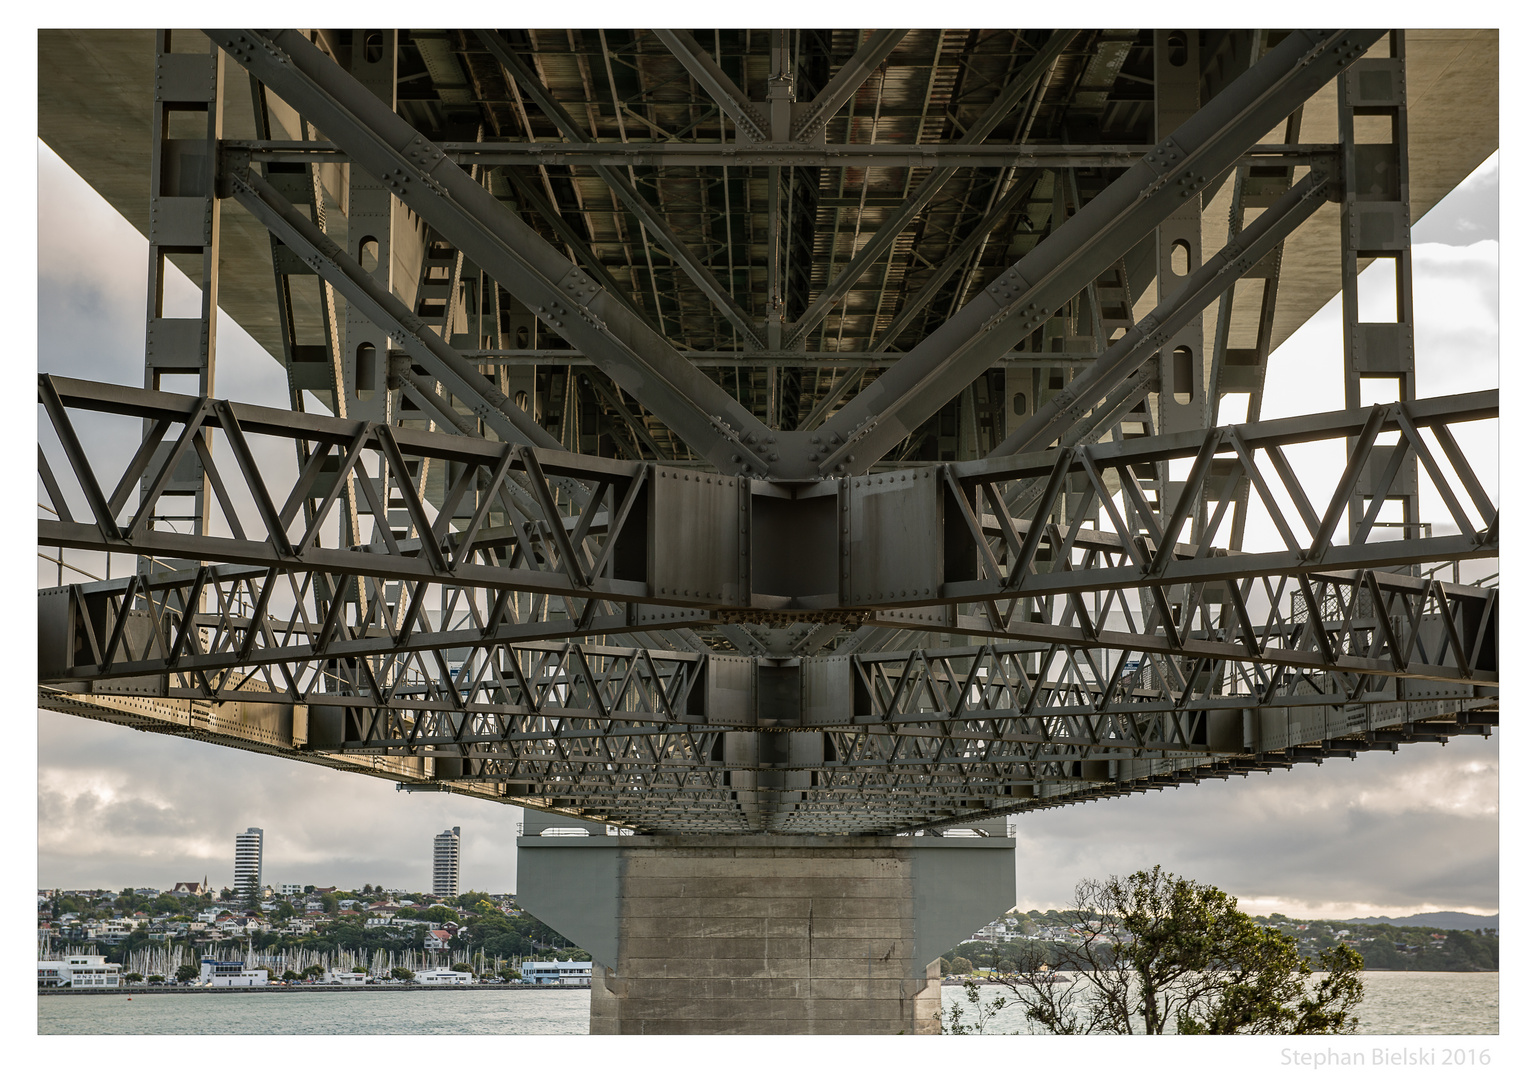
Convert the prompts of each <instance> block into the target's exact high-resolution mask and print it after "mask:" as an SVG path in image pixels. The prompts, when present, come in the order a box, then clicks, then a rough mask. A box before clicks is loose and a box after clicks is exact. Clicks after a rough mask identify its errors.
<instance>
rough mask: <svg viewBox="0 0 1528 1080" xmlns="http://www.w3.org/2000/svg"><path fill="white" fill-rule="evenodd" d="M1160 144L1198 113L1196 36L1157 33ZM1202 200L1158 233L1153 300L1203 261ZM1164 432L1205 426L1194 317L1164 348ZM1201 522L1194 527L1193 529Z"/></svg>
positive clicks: (1187, 200)
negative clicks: (1155, 289) (1155, 282)
mask: <svg viewBox="0 0 1528 1080" xmlns="http://www.w3.org/2000/svg"><path fill="white" fill-rule="evenodd" d="M1154 37H1155V54H1156V118H1157V132H1156V135H1157V139H1158V141H1160V140H1162V139H1165V138H1167V136H1169V135H1171V134H1172V133H1173V132H1174V131H1176V130H1177V129H1178V128H1179V127H1180V126H1181V125H1182V124H1183V123H1184V122H1186V121H1187V120H1188V119H1189V118H1190V117H1191V116H1193V115H1194V114H1195V113H1196V112H1198V111H1199V34H1198V32H1197V31H1194V30H1158V31H1156V32H1155V35H1154ZM1202 247H1203V233H1202V230H1201V228H1200V196H1199V193H1198V192H1197V191H1195V192H1193V193H1191V194H1188V195H1186V196H1185V197H1184V198H1183V200H1182V203H1181V205H1180V206H1179V208H1178V209H1177V210H1175V211H1174V212H1173V213H1172V214H1171V215H1170V216H1169V217H1168V218H1167V220H1166V221H1164V222H1163V223H1162V224H1161V225H1159V226H1158V227H1157V298H1158V300H1159V301H1161V300H1164V299H1166V298H1167V297H1169V296H1171V295H1172V294H1173V293H1174V292H1176V291H1177V290H1178V288H1179V287H1181V286H1182V284H1183V282H1184V280H1185V279H1186V278H1187V277H1188V275H1190V274H1192V273H1193V272H1194V271H1196V270H1198V269H1199V264H1200V261H1201V260H1202V258H1203V251H1202ZM1161 367H1162V393H1161V398H1160V403H1159V407H1158V409H1159V416H1160V418H1161V422H1160V424H1159V426H1158V430H1159V431H1162V432H1164V433H1165V432H1172V431H1191V430H1195V429H1197V428H1201V427H1204V426H1205V424H1206V423H1208V419H1207V418H1208V416H1209V409H1208V406H1207V404H1206V398H1207V396H1208V390H1207V387H1206V378H1205V375H1206V365H1205V362H1204V317H1203V316H1202V315H1196V316H1195V317H1194V318H1193V319H1192V320H1190V321H1189V322H1188V324H1187V325H1185V326H1184V327H1183V329H1181V330H1179V331H1178V332H1177V333H1176V334H1174V335H1173V336H1172V337H1171V338H1169V339H1168V340H1167V341H1166V342H1165V343H1164V344H1163V345H1162V365H1161ZM1198 525H1199V522H1198V521H1196V522H1195V527H1196V528H1197V527H1198Z"/></svg>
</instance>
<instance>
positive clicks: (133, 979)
mask: <svg viewBox="0 0 1528 1080" xmlns="http://www.w3.org/2000/svg"><path fill="white" fill-rule="evenodd" d="M122 981H123V982H125V983H141V982H142V981H143V976H142V975H139V974H138V973H137V972H136V971H129V972H128V973H127V974H126V975H124V976H122Z"/></svg>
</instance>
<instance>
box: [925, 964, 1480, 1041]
mask: <svg viewBox="0 0 1528 1080" xmlns="http://www.w3.org/2000/svg"><path fill="white" fill-rule="evenodd" d="M1361 977H1362V978H1363V981H1364V1000H1363V1004H1361V1005H1360V1006H1359V1007H1358V1034H1360V1035H1496V1034H1499V1033H1500V1031H1501V1026H1500V1020H1499V1018H1498V1012H1497V1002H1496V994H1497V983H1498V976H1497V973H1496V972H1494V971H1469V972H1453V971H1365V972H1363V974H1362V976H1361ZM1001 989H1002V988H1001V987H989V986H983V987H982V988H981V994H982V1001H983V1002H984V1003H990V1002H991V1001H992V1000H993V999H994V998H995V997H996V996H997V994H998V992H999V991H1000V990H1001ZM952 1005H960V1006H961V1007H962V1008H964V1009H965V1010H966V1012H967V1014H968V1015H967V1017H966V1020H967V1021H968V1022H969V1020H970V1016H969V1013H970V1011H971V1009H970V1006H969V1004H968V1003H967V1002H966V992H965V990H964V989H963V988H961V987H959V986H946V987H945V988H944V1009H945V1015H949V1013H950V1007H951V1006H952ZM1025 1030H1026V1025H1025V1023H1024V1017H1023V1015H1022V1014H1021V1013H1019V1012H1018V1011H1017V1010H1015V1009H1014V1008H1013V1006H1009V1007H1008V1008H1007V1009H1004V1010H1003V1011H1002V1012H1000V1013H997V1014H996V1015H995V1016H994V1017H993V1018H992V1020H990V1021H989V1022H988V1024H987V1026H986V1034H989V1035H1007V1034H1010V1033H1014V1032H1023V1031H1025Z"/></svg>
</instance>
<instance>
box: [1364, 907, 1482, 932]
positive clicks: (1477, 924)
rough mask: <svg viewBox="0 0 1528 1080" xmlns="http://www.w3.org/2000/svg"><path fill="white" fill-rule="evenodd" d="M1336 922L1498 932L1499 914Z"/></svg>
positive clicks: (1436, 913) (1440, 913) (1443, 913)
mask: <svg viewBox="0 0 1528 1080" xmlns="http://www.w3.org/2000/svg"><path fill="white" fill-rule="evenodd" d="M1334 921H1337V922H1350V923H1389V924H1390V925H1391V926H1430V927H1432V928H1433V929H1434V930H1499V929H1500V928H1501V927H1500V923H1501V915H1500V913H1498V914H1496V915H1467V914H1465V913H1464V912H1462V911H1424V912H1422V913H1421V914H1420V915H1404V916H1402V917H1400V918H1398V919H1397V918H1391V917H1389V916H1383V915H1371V916H1369V917H1368V918H1364V919H1338V920H1334Z"/></svg>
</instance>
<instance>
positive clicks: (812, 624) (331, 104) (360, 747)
mask: <svg viewBox="0 0 1528 1080" xmlns="http://www.w3.org/2000/svg"><path fill="white" fill-rule="evenodd" d="M177 36H179V35H177ZM208 38H210V41H211V47H210V49H209V48H208V40H207V39H208ZM193 44H194V45H196V46H197V48H196V50H194V51H178V49H177V43H176V42H175V41H174V40H173V39H172V37H171V35H170V34H168V33H161V34H160V35H158V38H157V41H156V48H157V53H156V68H155V71H156V78H155V83H154V88H153V93H154V94H155V99H154V100H155V109H154V132H155V154H154V157H153V168H152V178H151V179H152V185H153V188H152V195H151V198H150V222H151V228H150V243H151V286H150V289H151V296H150V311H149V328H148V349H147V372H146V377H145V385H144V388H142V389H137V388H126V387H121V386H112V385H104V384H98V383H89V382H83V381H79V380H73V379H66V378H61V377H54V376H49V375H46V374H45V375H42V376H41V377H40V378H39V381H38V401H39V417H40V432H41V434H40V445H39V469H38V471H39V496H40V500H41V501H42V502H44V503H45V504H46V505H45V510H46V511H47V514H46V516H44V517H42V518H41V519H40V520H39V522H38V543H39V547H40V549H43V550H47V549H56V550H58V553H59V554H58V558H59V560H60V561H61V562H62V561H63V560H64V558H65V553H66V552H68V551H70V550H76V551H97V552H108V553H115V554H122V555H127V556H130V557H133V558H135V559H136V570H135V572H134V573H132V574H131V575H129V576H126V577H119V578H114V579H112V580H104V581H91V582H85V583H79V584H71V585H62V584H60V585H59V586H58V587H56V588H46V589H42V590H40V592H39V634H40V649H39V655H40V670H39V703H40V704H41V705H42V706H43V707H45V708H48V709H52V710H56V711H63V712H74V713H78V714H82V715H89V716H95V717H98V718H101V719H105V720H110V721H112V722H117V723H125V724H129V725H131V726H134V727H138V728H142V729H146V730H159V731H166V732H169V733H173V734H179V735H185V736H189V737H193V738H200V739H209V740H212V741H219V742H224V743H229V744H232V745H238V746H242V747H244V748H246V749H253V750H259V751H262V752H269V753H279V754H284V755H288V756H295V757H300V758H304V759H307V760H312V761H316V762H320V763H323V764H328V765H331V766H334V767H339V768H346V769H354V770H359V771H364V772H370V773H373V774H376V775H381V776H389V777H392V778H394V779H396V780H398V781H399V782H401V783H408V784H413V785H435V786H440V787H443V788H445V789H449V790H456V791H460V792H463V793H467V794H473V795H478V796H482V797H486V798H493V799H500V800H506V801H513V802H516V803H520V804H522V805H528V806H539V807H544V808H549V809H558V810H562V811H565V812H568V813H575V814H579V815H581V816H584V817H586V818H588V819H590V820H591V821H596V822H604V823H607V824H610V825H615V826H621V827H624V828H632V829H636V830H639V831H643V832H659V833H661V832H685V831H699V832H760V831H768V832H782V833H790V832H798V833H887V832H898V831H906V830H909V829H942V828H946V827H949V826H951V825H960V824H962V823H972V822H979V821H983V820H985V819H990V818H993V817H1001V815H1003V814H1007V813H1015V812H1022V811H1025V810H1029V809H1037V808H1042V807H1047V806H1054V805H1058V804H1062V803H1067V802H1073V801H1077V800H1084V799H1093V798H1099V797H1109V796H1113V795H1119V794H1123V793H1127V792H1130V791H1134V790H1140V789H1143V788H1153V787H1161V786H1165V785H1172V784H1177V783H1182V782H1186V781H1195V780H1197V779H1199V778H1201V777H1205V776H1224V775H1231V774H1245V773H1247V772H1251V771H1259V770H1268V769H1271V768H1278V767H1287V766H1289V765H1291V764H1294V763H1298V762H1302V761H1311V760H1320V759H1321V758H1322V757H1324V756H1327V755H1330V754H1353V753H1356V752H1357V751H1359V750H1363V749H1375V748H1386V749H1395V748H1396V747H1397V746H1398V745H1400V744H1401V743H1404V742H1411V741H1417V740H1422V739H1445V738H1447V737H1449V736H1451V735H1455V734H1465V733H1467V734H1487V733H1489V731H1490V730H1491V726H1492V725H1493V724H1494V723H1495V722H1496V721H1495V717H1496V712H1495V709H1496V693H1497V691H1496V686H1497V681H1498V660H1497V650H1496V639H1497V625H1498V619H1497V593H1496V589H1495V588H1494V586H1492V585H1490V584H1489V583H1487V584H1474V585H1471V584H1462V583H1461V581H1460V579H1461V577H1463V578H1464V579H1465V580H1469V578H1470V577H1471V575H1470V574H1469V572H1468V569H1467V568H1468V566H1469V564H1470V562H1471V561H1472V560H1482V559H1493V558H1495V557H1496V556H1497V554H1498V551H1499V547H1498V545H1499V537H1498V520H1497V509H1496V506H1495V501H1494V498H1493V496H1492V494H1491V493H1490V492H1489V491H1488V490H1487V488H1486V486H1485V484H1483V483H1482V481H1481V479H1480V478H1479V477H1478V476H1477V474H1476V472H1475V470H1474V469H1473V468H1472V466H1471V463H1470V461H1469V459H1468V456H1467V454H1466V453H1465V451H1464V450H1463V449H1461V438H1462V437H1463V436H1462V433H1463V432H1464V431H1466V430H1467V429H1468V426H1469V425H1472V424H1479V423H1481V422H1483V421H1492V420H1494V419H1495V418H1496V416H1497V396H1496V393H1495V392H1482V393H1474V394H1464V395H1456V396H1453V397H1446V398H1433V399H1419V398H1417V396H1416V394H1415V379H1414V361H1413V352H1414V350H1413V346H1412V325H1411V296H1410V287H1411V286H1410V248H1409V225H1410V210H1409V203H1408V201H1407V200H1408V195H1407V142H1406V140H1407V124H1406V105H1405V102H1406V94H1405V70H1406V67H1405V44H1404V36H1403V35H1402V34H1401V33H1399V32H1396V33H1393V34H1382V33H1380V32H1358V31H1295V32H1292V33H1288V34H1280V33H1274V32H1264V31H1245V32H1242V31H1238V32H1226V33H1209V32H1192V31H1190V32H1177V31H1157V32H1153V31H1140V32H1137V31H1108V32H1099V31H1078V32H1072V31H1066V32H1045V31H1001V32H983V33H977V32H964V31H912V32H903V31H874V32H868V31H864V32H859V31H842V32H839V31H835V32H831V33H830V32H822V33H812V32H805V31H803V32H795V31H790V32H730V31H729V32H721V33H719V34H711V33H709V32H707V33H703V34H699V35H693V34H690V33H687V32H683V31H637V32H634V33H631V32H622V33H619V34H616V33H612V32H607V31H599V32H587V31H586V32H568V33H566V34H561V33H559V34H549V33H546V32H535V33H509V32H497V31H481V32H468V31H448V32H441V33H425V32H421V31H413V32H403V31H399V32H392V31H365V32H362V31H357V32H353V33H351V32H322V31H315V32H297V31H280V32H271V31H254V30H230V31H209V32H208V33H207V38H200V37H197V38H195V39H193ZM180 47H181V48H183V47H184V45H183V43H182V44H181V46H180ZM240 68H242V69H244V72H247V82H248V84H249V87H250V97H249V101H250V105H251V106H252V112H253V117H254V126H255V136H256V137H254V138H229V137H225V135H226V133H225V130H224V128H225V123H226V119H227V118H226V117H225V108H224V106H225V99H226V98H228V97H229V94H230V86H231V85H232V83H233V82H234V81H235V80H236V79H238V80H245V79H246V76H245V75H244V74H243V73H239V74H238V75H237V76H236V75H235V72H237V71H238V69H240ZM1334 80H1335V81H1336V83H1337V85H1338V107H1337V114H1338V139H1337V141H1336V142H1334V143H1329V144H1314V143H1301V142H1300V141H1299V130H1300V124H1301V111H1302V109H1303V107H1304V106H1305V103H1306V102H1307V101H1309V100H1310V99H1311V98H1312V96H1313V95H1315V94H1317V93H1318V92H1319V91H1321V90H1322V89H1323V88H1324V87H1327V86H1328V84H1330V83H1332V82H1333V81H1334ZM761 89H762V91H763V93H762V96H761V94H760V90H761ZM1376 124H1377V125H1378V128H1376V126H1375V125H1376ZM1376 130H1379V131H1380V132H1381V135H1386V136H1387V137H1378V136H1376V135H1375V131H1376ZM1270 132H1278V133H1279V137H1280V140H1281V141H1270V139H1269V133H1270ZM1225 192H1229V193H1230V207H1231V209H1230V223H1231V227H1230V229H1229V232H1228V234H1227V235H1226V237H1225V239H1224V242H1223V243H1221V244H1220V246H1219V247H1218V249H1217V250H1215V251H1213V252H1212V251H1210V250H1209V248H1208V247H1206V245H1205V242H1204V241H1205V237H1206V236H1207V235H1208V233H1209V230H1208V229H1207V227H1206V226H1205V224H1204V222H1203V220H1202V217H1203V215H1204V211H1205V208H1206V207H1207V206H1208V205H1209V204H1210V201H1211V200H1212V199H1213V198H1215V197H1216V195H1217V194H1224V193H1225ZM1331 204H1337V206H1338V208H1339V210H1340V215H1341V217H1340V229H1339V231H1340V235H1341V239H1340V245H1339V246H1340V248H1341V264H1342V265H1341V281H1342V287H1343V295H1344V334H1345V336H1344V359H1343V363H1344V364H1345V365H1346V370H1347V374H1348V380H1347V383H1348V389H1347V400H1346V401H1345V402H1344V405H1343V407H1342V408H1340V409H1335V410H1332V411H1327V412H1321V413H1314V414H1311V415H1307V416H1302V417H1295V418H1287V419H1269V420H1264V419H1260V417H1259V409H1260V407H1261V400H1262V382H1263V378H1264V373H1265V371H1266V365H1267V359H1268V354H1269V352H1270V350H1271V348H1272V346H1273V343H1274V320H1275V318H1276V315H1277V296H1278V288H1279V281H1280V268H1281V256H1282V252H1283V250H1284V245H1285V242H1286V240H1288V239H1289V238H1290V237H1291V236H1292V235H1295V234H1296V231H1297V230H1298V229H1300V227H1301V226H1302V225H1307V224H1308V223H1310V222H1311V221H1312V219H1313V218H1314V217H1316V215H1317V214H1318V213H1319V212H1321V211H1322V210H1323V208H1327V207H1330V206H1331ZM1249 211H1253V212H1254V213H1249ZM235 214H238V215H243V216H242V217H239V218H238V219H237V220H239V221H240V222H241V223H251V224H254V225H255V226H257V227H258V230H259V231H260V233H262V234H263V235H264V236H265V237H266V238H267V239H266V240H265V241H262V243H264V244H265V247H264V248H263V251H264V254H265V255H266V256H267V257H268V258H269V269H270V272H271V274H272V277H271V278H270V279H267V280H271V281H273V283H274V286H275V288H274V290H272V291H270V292H268V293H267V297H266V300H267V303H270V302H271V300H272V298H273V299H274V303H273V305H272V308H273V310H274V312H275V317H274V319H272V320H271V321H270V324H269V325H268V326H267V327H266V329H265V331H264V333H265V334H266V337H267V338H268V339H269V340H268V341H266V344H267V345H268V347H270V348H271V351H272V352H273V354H276V355H277V356H278V358H279V359H280V360H281V361H282V363H283V365H284V367H285V369H286V372H287V376H288V385H289V391H290V402H291V406H292V407H291V409H290V410H278V409H270V408H263V407H256V406H250V405H245V404H240V403H236V402H230V401H226V400H223V399H220V398H219V397H217V396H216V394H215V393H214V392H213V391H214V377H213V375H214V370H215V351H216V335H215V320H214V319H213V316H212V313H213V312H214V311H215V309H216V306H217V303H218V297H219V295H220V294H219V280H218V279H219V264H220V261H221V260H222V258H223V255H222V252H223V251H224V249H223V247H222V231H223V229H224V226H225V218H231V217H232V216H233V215H235ZM257 247H258V246H257ZM1374 260H1384V261H1386V262H1387V264H1393V265H1394V266H1395V268H1396V282H1397V285H1396V304H1395V314H1394V318H1391V319H1387V320H1385V321H1381V322H1375V321H1372V320H1370V321H1366V320H1361V319H1360V318H1359V310H1358V302H1357V292H1356V290H1357V284H1356V279H1357V274H1358V271H1359V268H1360V266H1361V265H1366V264H1367V263H1369V262H1371V261H1374ZM166 261H172V262H176V263H178V264H180V265H183V266H192V265H194V266H196V267H198V268H199V269H200V272H201V275H202V277H201V285H202V296H203V305H202V313H201V316H200V317H199V318H168V317H165V314H164V310H163V301H162V291H163V285H162V275H163V273H164V266H165V262H166ZM1248 283H1257V285H1258V286H1259V289H1258V290H1257V291H1256V294H1255V299H1256V302H1255V303H1253V302H1251V301H1248V300H1246V299H1245V298H1247V297H1249V296H1253V295H1254V294H1253V293H1249V292H1246V291H1244V290H1243V288H1242V286H1245V285H1246V284H1248ZM1207 312H1213V313H1214V315H1215V320H1216V321H1215V324H1214V328H1213V331H1212V332H1209V333H1207V332H1206V328H1205V318H1206V313H1207ZM1137 313H1139V317H1137ZM188 377H194V379H195V382H196V392H195V393H174V392H171V390H170V387H171V386H172V385H177V384H184V383H185V382H186V381H187V379H188ZM1376 380H1383V381H1384V383H1385V385H1386V386H1390V385H1393V386H1394V387H1395V389H1396V391H1397V393H1396V394H1394V395H1392V397H1393V398H1394V400H1390V399H1389V398H1386V397H1380V398H1379V399H1378V400H1381V401H1388V403H1385V404H1377V405H1376V404H1368V403H1367V402H1368V401H1369V400H1373V399H1374V398H1375V395H1374V394H1373V393H1371V392H1369V391H1370V390H1371V389H1372V387H1373V386H1374V385H1375V381H1376ZM1232 394H1237V395H1243V394H1244V395H1246V400H1247V413H1246V419H1245V421H1244V422H1237V423H1226V422H1223V421H1222V418H1221V408H1222V406H1223V404H1224V403H1225V400H1226V398H1227V396H1228V395H1232ZM111 424H116V425H118V426H119V427H121V428H122V430H129V429H130V430H131V431H133V432H135V433H137V434H136V437H135V438H134V440H133V443H134V444H133V445H129V446H127V447H126V449H125V450H124V451H123V452H122V453H121V454H119V455H116V456H113V457H112V458H111V459H109V460H108V459H105V458H103V457H101V456H99V455H92V454H90V453H87V451H86V449H85V446H86V443H87V440H86V439H85V438H84V437H82V432H87V431H90V430H93V429H97V428H100V427H102V426H109V425H111ZM124 425H125V426H124ZM1323 446H1324V447H1327V448H1329V449H1330V450H1331V452H1332V453H1331V459H1332V460H1337V461H1340V462H1342V463H1343V464H1342V467H1341V468H1340V469H1337V470H1333V471H1332V472H1331V473H1330V474H1327V473H1325V472H1323V473H1320V474H1314V473H1312V472H1311V471H1309V470H1302V469H1300V468H1297V467H1296V466H1295V465H1294V464H1292V463H1291V457H1292V456H1294V458H1295V460H1297V461H1298V460H1301V458H1300V457H1299V455H1300V454H1303V453H1307V452H1308V451H1309V450H1310V449H1311V448H1313V447H1315V448H1320V447H1323ZM275 460H284V461H289V462H295V463H296V467H295V469H289V470H288V471H286V472H282V471H280V470H273V469H272V468H270V467H269V464H268V463H269V462H271V461H275ZM1424 480H1425V485H1426V486H1428V487H1430V488H1431V490H1432V491H1434V492H1436V494H1437V496H1438V498H1439V500H1440V501H1441V503H1442V505H1443V508H1444V512H1445V513H1446V520H1440V521H1435V522H1430V523H1424V522H1423V521H1422V520H1421V517H1420V513H1421V511H1420V506H1421V503H1420V499H1421V492H1422V491H1423V489H1424V483H1423V481H1424ZM1249 523H1252V525H1251V527H1250V528H1249ZM1461 567H1465V568H1466V569H1465V571H1464V572H1463V573H1461Z"/></svg>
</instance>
